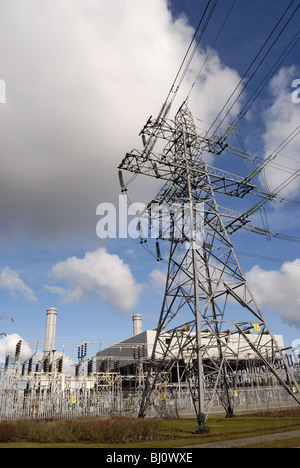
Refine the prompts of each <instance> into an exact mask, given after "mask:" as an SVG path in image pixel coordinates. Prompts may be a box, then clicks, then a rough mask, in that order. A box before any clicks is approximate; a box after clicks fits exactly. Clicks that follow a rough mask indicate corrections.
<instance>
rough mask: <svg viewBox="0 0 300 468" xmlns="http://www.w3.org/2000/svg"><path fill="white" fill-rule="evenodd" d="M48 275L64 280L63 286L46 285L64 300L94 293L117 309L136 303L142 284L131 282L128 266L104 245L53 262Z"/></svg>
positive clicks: (77, 298) (76, 299)
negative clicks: (80, 255)
mask: <svg viewBox="0 0 300 468" xmlns="http://www.w3.org/2000/svg"><path fill="white" fill-rule="evenodd" d="M52 274H53V276H54V277H55V278H58V279H60V280H63V281H65V282H66V283H67V287H66V288H64V287H61V286H47V289H48V290H49V291H50V292H53V293H56V294H59V295H60V296H61V298H62V300H63V301H64V302H72V301H79V300H82V299H84V298H86V297H87V296H89V295H90V294H93V293H94V294H97V295H99V296H101V297H103V298H104V299H106V300H107V301H108V302H109V303H110V304H111V305H112V306H113V307H114V308H115V309H116V310H117V311H119V312H126V311H128V310H131V309H133V308H134V307H135V306H136V305H137V303H138V300H139V294H140V292H141V287H142V286H141V285H139V284H137V282H136V281H135V279H134V277H133V275H132V273H131V270H130V268H129V266H128V265H126V264H125V263H124V262H123V261H122V260H121V259H120V257H119V256H118V255H112V254H109V253H108V252H107V251H106V249H104V248H100V249H97V250H95V251H94V252H88V253H86V254H85V256H84V258H77V257H71V258H69V259H67V260H66V261H64V262H60V263H57V264H56V265H55V266H54V267H53V268H52Z"/></svg>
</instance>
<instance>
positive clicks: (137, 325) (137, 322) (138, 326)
mask: <svg viewBox="0 0 300 468" xmlns="http://www.w3.org/2000/svg"><path fill="white" fill-rule="evenodd" d="M132 320H133V335H134V336H136V335H139V334H140V333H142V315H141V314H134V315H133V316H132Z"/></svg>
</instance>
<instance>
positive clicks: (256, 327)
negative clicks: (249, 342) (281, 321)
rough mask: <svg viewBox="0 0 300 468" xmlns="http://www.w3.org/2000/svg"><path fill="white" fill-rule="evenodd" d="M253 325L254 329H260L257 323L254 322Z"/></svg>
mask: <svg viewBox="0 0 300 468" xmlns="http://www.w3.org/2000/svg"><path fill="white" fill-rule="evenodd" d="M253 326H254V330H255V331H260V326H259V325H258V324H257V323H254V325H253Z"/></svg>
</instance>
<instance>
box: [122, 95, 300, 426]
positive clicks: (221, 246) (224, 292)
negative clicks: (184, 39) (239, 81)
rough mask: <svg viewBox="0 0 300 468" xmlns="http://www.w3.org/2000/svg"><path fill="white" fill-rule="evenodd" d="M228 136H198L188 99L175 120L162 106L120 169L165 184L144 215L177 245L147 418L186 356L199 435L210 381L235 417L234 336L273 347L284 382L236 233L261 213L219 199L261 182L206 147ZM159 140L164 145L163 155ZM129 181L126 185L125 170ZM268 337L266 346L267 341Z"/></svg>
mask: <svg viewBox="0 0 300 468" xmlns="http://www.w3.org/2000/svg"><path fill="white" fill-rule="evenodd" d="M166 107H167V106H166ZM228 134H229V132H228V131H227V132H225V134H224V135H223V136H222V137H217V136H215V137H213V138H207V137H206V136H205V137H203V136H199V135H198V133H197V129H196V126H195V124H194V120H193V116H192V114H191V112H190V110H189V109H188V107H187V105H186V103H183V105H182V106H181V107H180V109H179V111H178V113H177V114H176V116H175V120H174V121H169V120H167V119H166V118H165V117H164V115H163V114H162V113H160V115H159V117H158V118H157V119H155V120H152V118H150V119H149V120H148V122H147V124H146V125H145V127H144V128H143V130H142V132H141V135H142V138H143V144H144V149H143V150H141V151H140V150H134V151H132V152H131V153H127V154H126V156H125V158H124V159H123V161H122V163H121V164H120V166H119V171H129V172H131V173H134V174H135V175H138V174H141V175H145V176H147V177H155V178H156V179H161V180H162V181H164V185H163V187H162V189H161V190H160V192H159V193H158V194H157V196H156V197H155V198H154V199H153V200H152V201H151V202H150V203H149V206H148V209H147V210H146V211H145V213H144V214H143V215H142V216H141V218H142V217H144V218H145V219H146V220H148V222H149V224H150V230H151V237H152V238H154V237H156V239H157V242H160V241H168V242H170V254H169V260H168V272H167V279H166V287H165V294H164V299H163V303H162V309H161V313H160V316H159V320H158V326H157V333H156V339H155V343H154V347H153V353H152V357H151V359H150V361H149V368H148V376H147V380H146V384H145V389H144V393H143V397H142V401H141V407H140V412H139V416H140V417H144V416H145V414H146V412H147V410H148V409H149V407H150V405H151V401H152V399H153V395H154V394H155V393H157V391H158V389H159V388H161V387H162V386H166V385H167V380H166V379H168V376H169V375H170V371H171V370H172V367H173V366H176V365H177V363H178V362H179V361H181V362H183V363H184V366H185V373H186V380H187V382H188V383H189V387H190V391H191V396H192V398H193V402H194V408H195V413H196V416H197V419H198V423H199V427H198V429H197V431H196V432H198V433H205V432H208V431H209V429H208V427H207V426H206V420H207V416H208V410H207V408H209V407H210V404H211V398H212V396H208V397H207V395H206V391H205V382H206V381H209V383H210V386H213V388H214V391H215V392H218V393H219V396H220V399H221V401H222V403H223V406H224V409H225V411H226V415H227V417H233V415H234V408H233V398H232V395H231V394H230V389H229V381H228V378H229V377H230V376H232V375H233V373H234V371H233V370H228V369H230V366H229V362H230V360H231V361H232V360H234V361H235V362H238V360H239V357H240V356H239V351H236V350H234V349H233V346H232V345H231V342H230V340H231V339H233V338H234V337H242V338H243V339H244V343H245V345H247V346H248V347H249V343H248V341H249V340H248V339H246V338H245V336H246V337H247V333H252V334H253V339H252V340H251V347H250V348H251V350H252V351H254V352H255V353H256V355H257V357H258V358H259V359H261V357H262V355H263V353H266V352H267V353H268V355H269V356H272V358H271V359H270V358H269V359H268V368H269V370H270V371H271V372H272V373H273V375H274V376H275V377H276V378H277V379H278V382H279V383H280V384H282V379H281V377H280V376H279V374H278V370H277V368H276V361H278V359H283V358H284V356H283V355H282V352H281V351H280V349H279V347H278V345H277V342H276V340H275V338H274V336H273V334H272V332H271V330H270V328H269V327H268V324H267V323H266V320H265V318H264V316H263V314H262V312H261V310H260V309H259V307H258V305H257V304H256V302H255V299H254V297H253V295H252V293H251V291H250V289H249V287H248V285H247V282H246V279H245V276H244V275H243V272H242V270H241V267H240V265H239V262H238V259H237V256H236V254H235V251H234V248H233V245H232V242H231V239H230V237H231V234H233V233H234V232H235V231H237V230H239V229H240V228H244V227H247V225H249V223H250V218H249V216H250V214H252V212H253V210H248V212H245V213H237V212H235V211H233V210H231V209H229V208H225V207H223V206H221V205H220V204H219V203H218V202H217V196H218V197H220V196H221V195H222V196H223V199H224V195H227V196H229V197H231V198H232V197H235V198H244V197H246V195H247V194H248V193H250V192H251V193H255V191H256V187H255V186H254V185H253V183H252V182H251V180H250V179H248V178H243V177H240V176H237V175H235V174H231V173H229V172H226V171H223V170H221V169H217V168H215V167H212V166H209V165H208V164H207V163H206V161H205V153H210V154H211V153H212V154H214V155H220V154H221V153H222V152H223V151H224V150H225V149H226V147H227V146H228V145H227V143H226V136H227V135H228ZM158 140H160V141H162V142H164V145H165V146H164V148H163V150H162V151H161V152H159V153H155V152H154V146H155V144H156V142H157V141H158ZM121 186H122V190H123V191H125V190H127V185H126V184H125V183H124V178H123V174H122V185H121ZM154 206H155V207H156V209H155V210H154V211H155V214H156V216H157V213H159V215H158V216H159V221H160V224H159V228H158V227H157V219H156V220H155V222H154V220H153V213H152V211H153V207H154ZM158 252H159V250H158ZM160 259H161V258H160V254H159V256H158V258H157V260H160ZM266 334H268V336H269V340H268V344H267V345H266V343H265V341H264V340H262V336H263V335H266ZM266 347H267V351H266ZM264 359H265V358H264ZM233 380H234V379H233ZM291 380H293V378H291ZM295 385H296V384H295ZM285 389H286V390H287V391H288V392H289V393H290V394H291V395H292V396H293V398H294V399H295V400H296V401H297V403H298V404H300V401H299V400H298V397H297V396H296V395H295V392H293V391H292V389H291V388H290V387H289V386H285ZM298 390H299V389H298Z"/></svg>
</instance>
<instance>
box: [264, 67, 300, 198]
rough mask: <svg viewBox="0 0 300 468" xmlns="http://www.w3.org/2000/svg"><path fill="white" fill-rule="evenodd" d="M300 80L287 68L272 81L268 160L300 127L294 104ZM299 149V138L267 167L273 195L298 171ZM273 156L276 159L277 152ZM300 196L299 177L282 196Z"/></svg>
mask: <svg viewBox="0 0 300 468" xmlns="http://www.w3.org/2000/svg"><path fill="white" fill-rule="evenodd" d="M298 76H299V70H297V68H296V67H295V66H291V67H288V68H286V67H285V68H282V69H281V70H280V71H279V72H278V73H277V75H276V76H275V77H274V78H273V79H272V81H271V84H270V92H271V96H272V99H273V104H272V106H271V107H269V108H268V109H267V110H266V111H265V113H264V119H265V124H266V132H265V134H264V144H265V146H266V147H267V148H269V149H270V150H268V151H267V152H266V154H265V157H266V158H267V157H268V156H270V155H271V154H272V153H273V151H274V150H275V149H276V148H278V146H279V145H281V143H283V142H284V141H285V140H286V138H287V137H288V136H289V135H290V134H291V133H292V132H293V131H294V130H295V129H296V128H297V127H298V126H299V122H300V105H299V104H295V103H293V100H292V91H293V88H292V84H293V81H294V79H295V78H297V77H298ZM299 145H300V134H298V135H297V136H296V137H295V138H294V139H293V140H292V141H291V143H290V144H289V145H288V146H286V147H285V148H283V150H282V155H278V156H277V157H276V159H275V160H274V161H273V162H271V163H270V164H269V165H268V166H267V167H266V169H265V174H266V178H267V182H268V186H269V189H270V191H273V190H276V189H277V188H278V187H279V186H280V185H281V184H282V183H283V182H285V181H286V180H287V179H288V178H289V177H290V176H291V175H292V173H293V172H294V171H296V170H299V168H300V156H299ZM274 155H276V152H275V153H274ZM285 156H287V157H285ZM278 165H279V166H278ZM299 192H300V178H299V177H297V178H295V179H294V180H291V183H290V184H289V185H288V186H287V187H286V188H285V189H284V190H283V191H282V192H280V193H281V194H282V195H285V196H289V197H295V196H296V195H297V194H299Z"/></svg>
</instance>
